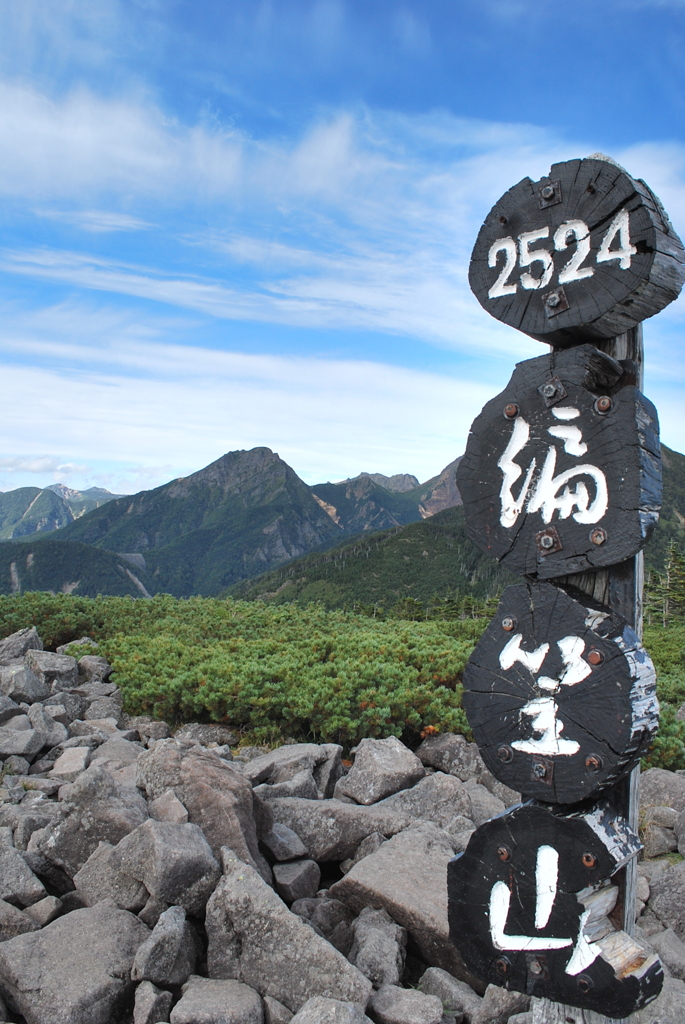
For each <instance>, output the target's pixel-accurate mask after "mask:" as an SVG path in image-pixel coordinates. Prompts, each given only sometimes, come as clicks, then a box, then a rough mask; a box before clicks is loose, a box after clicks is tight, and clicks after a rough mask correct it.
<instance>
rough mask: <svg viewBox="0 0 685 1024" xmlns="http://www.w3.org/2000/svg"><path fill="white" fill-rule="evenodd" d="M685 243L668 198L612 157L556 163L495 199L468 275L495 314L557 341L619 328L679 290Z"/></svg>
mask: <svg viewBox="0 0 685 1024" xmlns="http://www.w3.org/2000/svg"><path fill="white" fill-rule="evenodd" d="M684 280H685V252H684V251H683V245H682V242H681V241H680V239H679V237H678V235H677V234H676V233H675V231H674V230H673V226H672V225H671V223H670V221H669V219H668V217H667V215H666V213H665V211H664V209H663V207H662V205H661V203H660V202H659V200H658V199H657V198H656V196H655V195H654V194H653V192H651V191H650V189H649V188H648V187H647V185H645V183H644V182H643V181H636V180H635V179H634V178H631V176H630V175H629V174H628V173H627V172H626V171H624V170H623V168H621V167H619V166H618V165H617V164H615V163H614V162H613V161H609V160H607V159H595V158H588V159H586V160H567V161H566V162H565V163H559V164H554V165H553V166H552V169H551V170H550V172H549V176H548V177H545V178H541V179H540V181H531V180H530V178H524V179H523V181H520V182H519V183H518V185H514V186H513V188H510V189H509V191H508V192H506V193H505V194H504V195H503V196H502V198H501V199H500V200H499V201H498V202H497V203H495V205H494V206H493V208H492V210H491V211H490V213H489V214H488V216H487V218H486V220H485V223H484V224H483V227H482V228H481V229H480V233H479V235H478V238H477V240H476V244H475V246H474V249H473V254H472V256H471V266H470V269H469V282H470V284H471V288H472V290H473V292H474V294H475V295H476V298H477V299H478V301H479V302H480V304H481V305H482V306H483V308H484V309H486V310H487V311H488V313H491V314H492V316H494V317H495V318H496V319H497V320H501V321H502V323H505V324H509V326H510V327H516V328H517V329H518V330H520V331H524V332H525V333H526V334H529V335H531V337H533V338H537V339H538V340H539V341H545V342H548V343H549V344H550V345H554V346H556V347H559V348H564V347H566V346H567V345H574V344H577V343H578V341H580V340H583V339H584V338H585V339H589V338H612V337H616V336H617V335H619V334H622V333H623V332H624V331H627V330H628V329H629V328H631V327H634V326H635V325H636V324H638V323H640V322H641V321H642V320H646V319H647V317H650V316H654V314H655V313H658V312H659V310H661V309H663V308H664V307H665V306H667V305H668V304H669V302H673V300H674V299H676V298H677V297H678V294H679V293H680V289H681V287H682V284H683V281H684Z"/></svg>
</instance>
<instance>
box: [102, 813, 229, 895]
mask: <svg viewBox="0 0 685 1024" xmlns="http://www.w3.org/2000/svg"><path fill="white" fill-rule="evenodd" d="M112 864H113V865H114V866H115V867H117V868H119V869H120V870H121V871H125V872H126V874H127V875H130V876H131V877H132V878H137V879H138V881H140V882H142V883H143V884H144V885H145V888H146V889H147V891H148V892H149V893H150V895H151V896H154V897H155V899H158V900H164V901H165V902H166V903H168V904H170V905H173V904H179V905H180V906H182V907H185V909H186V910H187V911H188V912H189V913H191V914H196V915H199V914H201V912H202V910H203V908H204V905H205V903H206V902H207V900H208V899H209V895H210V893H211V892H212V890H213V889H214V886H215V885H216V883H217V881H218V879H219V875H220V874H221V871H220V868H219V865H218V863H217V861H216V860H215V858H214V855H213V854H212V851H211V848H210V846H209V843H208V842H207V840H206V839H205V837H204V835H203V833H202V829H201V828H199V827H198V826H197V825H191V824H190V823H187V824H185V825H175V824H173V823H171V822H168V821H153V820H152V818H148V820H147V821H144V822H143V823H142V825H139V826H138V827H137V828H136V829H134V830H133V831H132V832H131V833H130V834H129V835H127V836H125V837H124V838H123V839H122V840H121V842H120V843H119V844H118V845H117V847H116V849H115V850H114V851H113V853H112Z"/></svg>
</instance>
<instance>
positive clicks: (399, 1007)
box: [370, 985, 442, 1024]
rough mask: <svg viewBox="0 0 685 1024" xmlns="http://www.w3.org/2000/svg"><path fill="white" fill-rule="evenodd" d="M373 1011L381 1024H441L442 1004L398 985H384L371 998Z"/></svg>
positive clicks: (433, 997) (437, 1000) (435, 997)
mask: <svg viewBox="0 0 685 1024" xmlns="http://www.w3.org/2000/svg"><path fill="white" fill-rule="evenodd" d="M370 1005H371V1009H372V1011H373V1013H374V1016H375V1018H376V1020H378V1021H379V1024H441V1021H442V1003H441V1002H440V1000H439V999H438V998H437V996H429V995H426V994H425V993H424V992H417V991H415V990H413V989H406V988H399V987H398V986H397V985H383V987H382V988H380V989H379V990H378V992H375V993H374V994H373V996H372V997H371V1004H370Z"/></svg>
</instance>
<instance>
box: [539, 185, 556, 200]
mask: <svg viewBox="0 0 685 1024" xmlns="http://www.w3.org/2000/svg"><path fill="white" fill-rule="evenodd" d="M540 195H541V196H542V198H543V199H553V198H554V185H545V187H544V188H541V189H540Z"/></svg>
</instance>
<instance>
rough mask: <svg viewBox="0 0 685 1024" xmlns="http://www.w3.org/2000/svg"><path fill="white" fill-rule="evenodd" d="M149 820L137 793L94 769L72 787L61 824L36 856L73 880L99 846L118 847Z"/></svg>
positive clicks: (83, 774)
mask: <svg viewBox="0 0 685 1024" xmlns="http://www.w3.org/2000/svg"><path fill="white" fill-rule="evenodd" d="M146 818H147V806H146V804H145V800H144V799H143V798H142V797H141V796H140V794H139V793H138V792H137V791H136V790H135V789H132V788H131V787H130V786H122V785H119V784H118V783H117V782H115V780H114V779H113V778H112V776H111V775H110V774H109V773H108V772H106V771H105V770H104V769H103V768H99V767H93V766H91V767H90V768H87V769H86V771H85V772H83V773H82V774H81V775H79V777H78V778H77V780H76V782H74V783H72V785H71V787H70V791H69V796H68V798H67V799H66V800H65V801H64V815H63V817H62V819H61V821H59V822H58V823H57V825H55V826H54V827H53V828H52V829H50V831H49V835H46V836H43V837H42V838H41V840H40V843H39V844H38V848H37V850H36V852H38V853H42V854H43V855H44V856H45V857H47V859H48V860H50V861H52V863H53V864H56V865H57V866H58V867H61V868H62V869H63V870H64V871H66V873H67V874H68V875H69V876H70V877H71V878H73V877H74V875H75V874H76V872H77V871H79V870H80V868H82V867H83V865H84V864H85V863H86V861H87V860H88V858H89V857H90V855H91V853H92V852H93V850H95V849H97V845H98V843H99V842H107V843H111V844H112V845H116V844H117V843H118V842H119V840H120V839H123V837H124V836H125V835H128V833H129V832H132V831H133V829H134V828H136V827H137V826H138V825H140V823H141V822H142V821H144V820H145V819H146Z"/></svg>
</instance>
